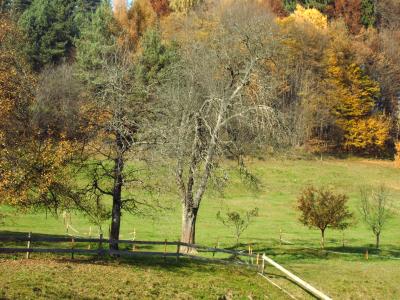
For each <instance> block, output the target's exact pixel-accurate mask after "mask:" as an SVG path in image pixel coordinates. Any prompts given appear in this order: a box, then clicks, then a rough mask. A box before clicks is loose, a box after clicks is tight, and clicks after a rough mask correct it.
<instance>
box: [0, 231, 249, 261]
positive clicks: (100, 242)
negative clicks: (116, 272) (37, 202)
mask: <svg viewBox="0 0 400 300" xmlns="http://www.w3.org/2000/svg"><path fill="white" fill-rule="evenodd" d="M0 242H3V243H4V242H13V243H18V242H26V243H27V244H26V248H23V247H7V248H4V247H2V248H0V253H26V255H27V258H29V254H30V253H70V254H71V255H72V256H73V254H95V255H99V256H103V255H107V254H108V255H111V256H113V255H119V256H162V257H176V259H177V260H179V257H181V256H187V257H191V258H198V259H208V258H206V257H200V256H197V255H192V254H190V253H191V252H189V253H186V252H185V251H182V247H187V248H191V249H195V250H196V251H197V252H210V253H213V255H215V253H225V254H231V255H234V256H237V257H239V256H247V257H253V255H252V254H248V253H245V252H240V251H234V250H228V249H220V248H212V247H206V246H201V245H197V244H188V243H183V242H179V241H177V242H176V241H167V240H164V241H139V240H118V241H117V240H112V239H105V238H103V236H102V235H100V237H99V238H81V237H43V236H32V235H31V234H30V233H29V234H28V235H27V236H9V235H0ZM35 243H69V244H70V248H47V247H46V248H41V247H33V246H34V244H35ZM77 243H94V244H97V249H80V248H77V247H76V245H77ZM111 243H117V244H127V245H131V248H132V251H130V250H113V249H108V248H105V247H104V245H107V244H111ZM138 245H152V246H164V247H163V248H164V251H162V252H161V251H158V252H156V251H139V250H134V249H135V247H136V246H138ZM168 246H176V251H174V252H168V251H167V247H168ZM212 260H216V259H212Z"/></svg>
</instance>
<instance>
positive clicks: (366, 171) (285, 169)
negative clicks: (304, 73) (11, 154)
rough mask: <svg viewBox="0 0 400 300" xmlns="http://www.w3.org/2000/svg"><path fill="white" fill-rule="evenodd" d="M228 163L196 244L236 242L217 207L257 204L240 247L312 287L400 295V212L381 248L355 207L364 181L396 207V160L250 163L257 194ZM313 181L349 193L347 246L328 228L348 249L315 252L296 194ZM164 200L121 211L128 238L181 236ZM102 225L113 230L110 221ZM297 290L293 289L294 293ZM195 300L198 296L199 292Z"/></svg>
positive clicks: (203, 211) (58, 226)
mask: <svg viewBox="0 0 400 300" xmlns="http://www.w3.org/2000/svg"><path fill="white" fill-rule="evenodd" d="M230 167H231V163H229V162H227V163H225V168H226V169H227V173H228V177H229V180H230V185H229V186H228V187H227V188H226V189H225V190H224V191H223V195H222V194H221V193H220V191H216V190H212V191H210V192H208V194H207V195H206V197H205V199H204V201H203V203H202V205H201V208H200V212H199V218H198V224H197V234H196V239H197V241H196V242H197V243H199V244H206V245H210V246H214V245H216V244H217V243H219V245H220V246H221V247H231V246H232V245H233V244H234V238H233V236H232V234H231V232H230V231H229V229H227V228H226V227H224V226H222V225H221V224H220V223H219V221H218V220H217V219H216V214H217V212H218V211H219V210H221V209H227V208H229V209H231V210H248V209H251V208H254V207H258V208H259V213H260V216H259V217H258V218H256V219H255V220H254V223H253V224H252V225H251V226H250V227H249V228H248V230H247V231H246V232H245V233H244V234H243V236H242V237H241V242H242V243H243V247H245V244H248V243H251V244H252V245H253V247H254V249H255V251H257V252H265V253H266V254H268V255H270V256H272V257H273V258H275V259H276V260H277V261H278V262H279V263H281V264H283V265H284V266H285V267H288V268H289V269H290V270H293V271H294V272H295V273H296V274H298V275H299V276H300V277H302V278H304V279H306V280H309V281H310V283H311V284H314V285H315V286H317V287H318V288H320V289H322V290H323V291H325V292H327V293H328V294H330V295H332V296H335V297H337V298H340V299H369V298H370V299H395V298H400V288H399V287H398V285H397V282H398V281H399V280H400V260H398V259H395V258H399V257H400V230H399V229H400V215H399V214H398V215H396V216H394V217H393V219H391V220H390V221H389V222H388V224H387V226H386V228H385V229H384V231H383V233H382V237H381V246H382V252H380V253H378V252H374V251H373V244H374V236H373V234H372V232H371V231H370V230H369V229H368V228H367V227H366V226H365V225H364V224H363V222H362V220H361V218H360V215H359V212H358V209H357V207H358V205H359V188H360V186H362V185H366V184H367V185H368V184H370V185H379V184H381V183H384V184H385V185H386V186H387V187H388V188H389V190H390V193H391V196H392V198H393V199H394V201H395V208H396V209H397V211H399V207H400V200H399V199H400V180H399V179H400V169H396V168H395V167H394V166H393V165H392V163H391V162H389V161H378V160H361V159H346V160H338V159H330V160H324V161H320V160H267V161H251V162H249V167H250V169H251V170H252V171H253V172H254V173H255V174H256V175H257V176H258V178H259V179H260V180H261V185H260V190H259V191H258V192H256V191H253V190H249V189H248V188H247V187H246V185H245V184H243V183H242V182H241V181H240V179H239V176H238V173H237V172H236V171H234V170H233V169H231V168H230ZM308 184H315V185H322V186H331V187H333V188H334V189H335V190H337V191H340V192H344V193H346V194H347V195H348V196H349V198H350V201H349V206H350V209H351V210H352V211H353V212H354V214H355V216H356V219H357V220H358V221H357V223H356V224H355V225H354V226H353V227H351V228H350V229H348V230H346V231H345V246H346V247H345V248H342V232H339V231H335V230H329V229H328V231H327V233H326V247H327V249H328V250H333V251H337V252H346V253H351V254H332V253H326V252H324V251H320V250H318V248H319V241H320V233H319V231H318V230H315V229H308V228H306V227H304V226H303V225H301V224H300V223H299V222H298V212H297V211H296V209H295V203H296V197H297V195H298V194H299V192H300V191H301V190H302V188H303V187H304V186H305V185H308ZM175 199H176V201H173V200H175ZM160 200H162V202H164V200H165V202H164V203H165V204H168V205H169V206H170V207H171V208H172V209H171V210H168V211H165V212H164V213H163V214H161V215H160V216H159V217H158V218H157V219H150V218H140V217H138V216H132V215H128V214H124V215H123V216H122V220H123V221H122V230H121V235H122V238H131V237H132V235H131V234H130V233H131V232H133V230H134V229H135V231H136V238H137V239H140V240H164V239H168V240H170V241H172V240H178V238H179V233H180V220H181V215H180V205H179V202H178V196H177V195H174V194H173V193H169V194H166V195H165V198H164V199H160ZM2 209H5V208H2ZM72 226H73V227H74V228H75V229H77V230H78V231H79V235H87V234H88V231H89V226H90V224H89V223H88V222H87V221H86V220H85V219H83V218H82V217H81V216H79V215H73V216H72ZM104 228H108V225H105V227H104ZM1 230H2V231H3V232H29V231H33V232H37V233H47V234H58V235H59V234H64V233H65V228H64V225H63V220H62V218H58V219H55V218H53V217H51V216H48V217H47V218H46V216H45V215H44V214H26V215H19V216H16V217H15V218H9V219H8V220H7V221H6V224H5V225H3V226H2V228H1ZM280 230H282V232H283V239H284V240H287V241H290V242H291V243H293V245H282V246H280V245H279V232H280ZM93 232H95V230H94V229H93ZM93 235H95V234H93ZM367 248H369V251H370V260H368V261H367V260H365V258H364V252H365V250H366V249H367ZM371 252H372V255H371ZM379 255H380V256H379ZM194 273H195V272H194ZM191 276H194V275H193V274H192V275H191ZM215 276H216V278H217V277H218V276H219V275H218V274H217V273H216V274H215ZM218 278H219V277H218ZM276 280H278V281H279V282H280V284H282V285H284V286H287V287H288V288H291V289H292V288H293V284H289V283H287V281H285V280H284V279H282V278H280V277H279V278H277V279H276ZM200 281H201V280H200ZM199 284H200V283H199ZM298 290H299V289H298V288H297V289H296V291H293V293H294V294H296V293H297V292H298ZM300 293H301V291H300ZM213 295H214V294H213ZM165 297H167V296H166V295H165ZM192 297H195V298H197V296H196V295H192ZM211 298H212V297H211ZM214 299H215V297H214Z"/></svg>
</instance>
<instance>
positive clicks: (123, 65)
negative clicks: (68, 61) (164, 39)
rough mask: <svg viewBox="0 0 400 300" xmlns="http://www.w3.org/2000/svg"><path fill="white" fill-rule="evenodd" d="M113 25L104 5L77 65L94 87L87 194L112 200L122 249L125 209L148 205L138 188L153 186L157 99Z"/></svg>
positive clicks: (114, 231)
mask: <svg viewBox="0 0 400 300" xmlns="http://www.w3.org/2000/svg"><path fill="white" fill-rule="evenodd" d="M113 25H114V26H116V23H115V19H114V17H113V15H112V11H111V7H110V5H109V4H107V3H103V4H102V5H101V6H100V7H99V8H98V9H97V10H96V12H95V14H94V15H93V16H92V17H91V19H90V20H88V23H87V24H86V25H85V26H84V28H83V29H82V35H81V38H80V39H79V40H78V42H77V64H78V67H79V68H78V69H79V75H80V78H81V80H82V81H83V82H84V83H85V84H86V86H87V87H88V93H87V95H86V96H87V98H88V101H87V103H86V105H85V106H84V107H83V110H84V111H83V114H84V115H85V116H86V117H87V119H88V123H87V124H88V125H87V130H88V131H89V133H88V135H89V137H90V139H89V142H88V143H87V145H86V154H87V157H88V159H87V160H86V164H85V165H84V171H85V173H86V178H87V179H88V181H87V182H86V183H87V185H86V187H85V188H84V189H83V190H82V191H81V193H83V194H84V195H86V197H88V198H91V199H94V200H95V203H97V202H98V201H106V200H108V199H112V208H111V226H110V239H111V242H110V248H111V249H118V244H117V242H116V241H117V240H118V239H119V234H120V226H121V215H122V211H123V210H124V211H127V212H129V213H139V212H142V211H143V209H144V208H146V207H148V202H147V201H145V200H143V198H144V196H143V194H144V193H142V195H141V196H138V195H139V193H138V192H137V191H138V190H139V189H140V190H143V189H147V190H148V189H151V186H150V185H149V184H148V182H149V181H148V180H147V177H146V176H147V174H148V172H147V171H148V169H147V168H146V164H145V163H144V162H143V158H144V153H145V150H146V149H145V148H146V147H147V146H148V145H149V144H152V139H153V137H154V135H153V130H152V129H153V128H154V126H152V125H151V124H152V123H153V122H154V119H155V110H154V107H153V104H154V101H153V100H154V98H152V97H148V95H147V93H146V91H144V88H143V86H142V85H141V84H140V83H139V80H137V68H138V64H139V62H138V60H137V57H135V55H133V54H134V53H132V50H131V49H130V48H129V47H128V46H126V45H125V44H121V43H119V42H118V35H117V34H116V32H115V31H113V30H112V29H113ZM122 34H123V32H122ZM133 160H135V162H136V163H131V164H128V161H133ZM147 194H149V193H147ZM89 207H90V206H89ZM91 207H93V205H92V206H91ZM94 207H95V208H98V209H99V210H98V212H100V214H95V215H93V216H92V219H93V217H94V221H95V222H97V221H96V220H97V219H98V217H99V216H100V217H102V216H103V215H104V214H103V212H102V207H104V206H103V205H100V204H99V205H97V204H96V205H94ZM96 211H97V210H95V212H96ZM100 219H101V218H100Z"/></svg>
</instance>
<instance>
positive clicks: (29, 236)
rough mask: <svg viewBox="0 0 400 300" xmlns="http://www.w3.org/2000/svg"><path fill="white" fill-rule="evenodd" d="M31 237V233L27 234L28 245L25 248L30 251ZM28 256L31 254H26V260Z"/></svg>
mask: <svg viewBox="0 0 400 300" xmlns="http://www.w3.org/2000/svg"><path fill="white" fill-rule="evenodd" d="M31 236H32V233H31V232H29V233H28V244H27V245H26V248H27V249H30V248H31ZM30 254H31V253H30V252H29V251H27V252H26V258H27V259H29V257H30Z"/></svg>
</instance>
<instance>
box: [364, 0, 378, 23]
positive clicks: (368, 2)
mask: <svg viewBox="0 0 400 300" xmlns="http://www.w3.org/2000/svg"><path fill="white" fill-rule="evenodd" d="M361 23H362V24H363V25H364V26H365V27H372V26H375V23H376V14H375V1H374V0H362V2H361Z"/></svg>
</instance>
